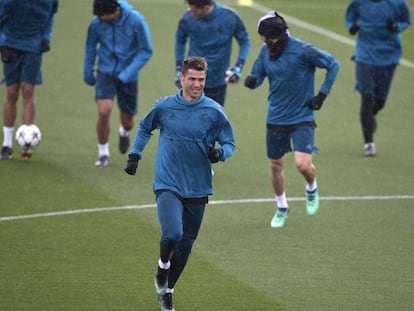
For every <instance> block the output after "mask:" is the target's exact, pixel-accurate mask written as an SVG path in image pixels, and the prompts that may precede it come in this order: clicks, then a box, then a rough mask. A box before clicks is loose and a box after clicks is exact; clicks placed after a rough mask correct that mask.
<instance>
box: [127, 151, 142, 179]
mask: <svg viewBox="0 0 414 311" xmlns="http://www.w3.org/2000/svg"><path fill="white" fill-rule="evenodd" d="M138 161H139V158H138V155H137V154H135V153H131V154H129V155H128V161H127V164H126V166H125V168H124V171H125V172H126V173H127V174H129V175H135V174H136V172H137V167H138Z"/></svg>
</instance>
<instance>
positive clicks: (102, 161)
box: [95, 155, 109, 167]
mask: <svg viewBox="0 0 414 311" xmlns="http://www.w3.org/2000/svg"><path fill="white" fill-rule="evenodd" d="M108 165H109V156H107V155H104V156H100V157H99V159H98V161H96V162H95V166H96V167H107V166H108Z"/></svg>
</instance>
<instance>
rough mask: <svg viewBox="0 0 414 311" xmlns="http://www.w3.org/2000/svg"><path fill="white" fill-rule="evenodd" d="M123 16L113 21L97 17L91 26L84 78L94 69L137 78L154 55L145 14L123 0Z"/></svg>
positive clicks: (129, 79)
mask: <svg viewBox="0 0 414 311" xmlns="http://www.w3.org/2000/svg"><path fill="white" fill-rule="evenodd" d="M119 4H120V7H121V16H120V17H119V18H118V19H117V20H115V21H112V22H111V23H105V22H102V21H100V20H99V18H97V17H94V19H93V20H92V22H91V24H90V25H89V29H88V36H87V39H86V47H85V61H84V67H83V75H84V80H87V77H88V76H90V75H91V74H92V72H93V70H94V65H95V58H96V56H98V71H100V72H102V73H104V74H108V75H111V76H113V77H116V78H118V79H119V80H121V81H122V82H124V83H128V82H135V81H137V80H138V78H139V71H140V70H141V68H142V67H144V65H145V64H146V63H147V62H148V61H149V59H150V58H151V57H152V41H151V35H150V31H149V27H148V25H147V22H146V20H145V18H144V16H143V15H142V14H141V13H139V12H137V11H134V10H133V8H132V6H131V5H130V4H128V3H127V2H125V1H119Z"/></svg>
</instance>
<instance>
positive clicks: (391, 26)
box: [387, 18, 400, 32]
mask: <svg viewBox="0 0 414 311" xmlns="http://www.w3.org/2000/svg"><path fill="white" fill-rule="evenodd" d="M387 28H388V30H389V31H391V32H399V31H400V29H399V28H398V25H397V24H396V23H395V22H394V21H393V20H392V19H391V18H389V19H387Z"/></svg>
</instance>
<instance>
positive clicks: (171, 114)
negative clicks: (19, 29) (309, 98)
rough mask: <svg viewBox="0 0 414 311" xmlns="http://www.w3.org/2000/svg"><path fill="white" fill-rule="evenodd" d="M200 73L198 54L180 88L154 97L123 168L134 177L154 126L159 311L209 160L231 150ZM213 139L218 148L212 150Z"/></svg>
mask: <svg viewBox="0 0 414 311" xmlns="http://www.w3.org/2000/svg"><path fill="white" fill-rule="evenodd" d="M206 72H207V63H206V61H205V59H204V58H201V57H190V58H188V59H187V60H185V61H184V62H183V65H182V71H181V73H180V82H181V85H182V88H181V89H180V90H179V91H178V93H177V94H175V95H173V96H166V97H162V98H160V99H159V100H158V101H157V102H156V103H155V105H154V106H153V107H152V109H151V110H150V112H149V113H148V114H147V115H146V116H145V117H144V118H143V119H142V120H141V122H140V124H139V127H138V130H137V133H136V136H135V139H134V143H133V145H132V149H131V151H130V153H129V155H128V161H127V165H126V167H125V171H126V172H127V173H128V174H130V175H135V173H136V171H137V166H138V162H139V161H142V160H141V159H142V151H143V150H144V148H145V146H146V145H147V143H148V142H149V140H150V138H151V137H153V136H152V132H153V131H154V130H156V129H158V130H159V131H160V134H159V141H158V151H157V155H156V159H155V176H154V185H153V190H154V192H155V195H156V201H157V213H158V219H159V222H160V225H161V240H160V244H159V260H158V265H157V267H158V268H157V274H156V276H155V284H154V285H155V291H156V294H157V295H158V297H159V300H160V302H161V311H173V310H174V307H173V301H172V294H173V291H174V287H175V285H176V283H177V281H178V279H179V277H180V275H181V273H182V272H183V270H184V267H185V266H186V264H187V261H188V258H189V256H190V253H191V250H192V247H193V244H194V242H195V240H196V238H197V235H198V232H199V229H200V226H201V223H202V220H203V215H204V209H205V206H206V204H207V202H208V196H209V195H211V194H213V186H212V175H211V166H212V163H217V162H219V161H225V160H227V159H228V158H229V157H231V156H232V155H233V152H234V149H235V145H234V137H233V130H232V127H231V125H230V122H229V120H228V118H227V116H226V114H225V112H224V108H223V107H222V106H220V105H219V104H218V103H216V102H215V101H214V100H212V99H211V98H208V97H206V96H205V95H204V92H203V89H204V83H205V79H206ZM216 142H217V143H218V144H219V146H218V147H217V148H214V147H213V146H214V145H215V143H216ZM212 286H213V285H212Z"/></svg>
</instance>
